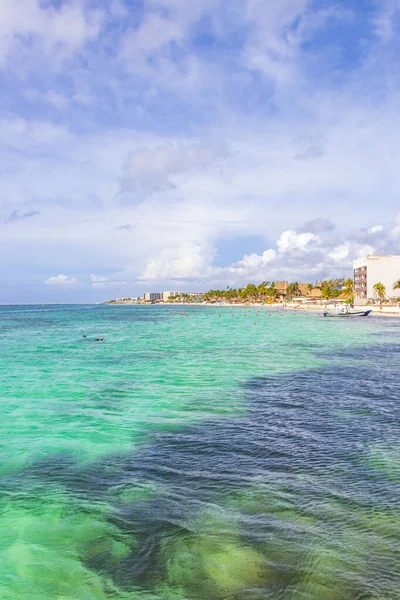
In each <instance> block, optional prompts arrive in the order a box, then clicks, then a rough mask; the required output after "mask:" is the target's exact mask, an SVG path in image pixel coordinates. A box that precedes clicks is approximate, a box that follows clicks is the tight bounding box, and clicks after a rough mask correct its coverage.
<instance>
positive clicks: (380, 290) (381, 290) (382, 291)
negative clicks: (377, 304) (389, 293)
mask: <svg viewBox="0 0 400 600" xmlns="http://www.w3.org/2000/svg"><path fill="white" fill-rule="evenodd" d="M374 294H375V295H376V296H377V297H378V298H379V300H384V299H385V297H386V288H385V286H384V285H383V283H381V282H380V281H378V283H376V284H375V285H374Z"/></svg>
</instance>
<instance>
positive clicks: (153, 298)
mask: <svg viewBox="0 0 400 600" xmlns="http://www.w3.org/2000/svg"><path fill="white" fill-rule="evenodd" d="M162 299H163V294H162V292H146V294H145V295H144V301H145V302H157V301H160V300H162Z"/></svg>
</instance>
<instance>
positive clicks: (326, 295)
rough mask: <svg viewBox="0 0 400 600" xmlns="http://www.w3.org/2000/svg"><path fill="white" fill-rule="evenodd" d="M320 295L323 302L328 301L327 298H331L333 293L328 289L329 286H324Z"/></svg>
mask: <svg viewBox="0 0 400 600" xmlns="http://www.w3.org/2000/svg"><path fill="white" fill-rule="evenodd" d="M321 294H322V298H323V299H324V300H329V298H332V296H333V295H334V294H333V291H332V289H331V288H330V286H329V285H324V286H323V288H322V290H321Z"/></svg>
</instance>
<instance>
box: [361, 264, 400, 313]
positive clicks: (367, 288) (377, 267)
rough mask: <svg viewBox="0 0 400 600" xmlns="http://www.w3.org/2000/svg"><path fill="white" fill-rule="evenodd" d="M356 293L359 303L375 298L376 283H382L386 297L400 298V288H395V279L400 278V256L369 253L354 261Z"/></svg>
mask: <svg viewBox="0 0 400 600" xmlns="http://www.w3.org/2000/svg"><path fill="white" fill-rule="evenodd" d="M353 269H354V295H355V299H356V300H358V303H361V301H366V300H368V299H369V298H374V297H375V294H374V285H375V284H376V283H382V284H383V285H384V286H385V288H386V297H387V298H393V297H397V298H400V290H394V289H393V285H394V283H395V281H397V280H398V279H400V256H375V255H372V254H371V255H369V256H366V257H365V258H360V259H359V260H355V261H354V262H353Z"/></svg>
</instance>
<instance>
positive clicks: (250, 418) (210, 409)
mask: <svg viewBox="0 0 400 600" xmlns="http://www.w3.org/2000/svg"><path fill="white" fill-rule="evenodd" d="M179 312H180V313H183V312H185V313H187V315H188V316H185V315H183V314H176V313H179ZM399 330H400V320H397V319H391V318H383V317H370V318H368V319H354V320H345V319H343V320H340V319H324V318H322V317H321V316H320V315H318V314H314V313H313V314H309V315H307V314H305V313H300V314H296V315H294V314H292V313H290V312H285V313H284V314H281V313H280V312H279V311H273V310H271V309H268V307H260V308H238V307H229V308H220V307H206V306H199V307H161V306H149V307H145V306H121V307H117V306H86V307H85V306H45V307H3V308H0V378H1V383H0V427H1V438H0V443H1V459H0V476H1V478H0V486H1V496H0V600H106V599H115V600H117V599H118V600H120V599H121V600H122V599H126V600H141V599H147V600H156V599H157V600H261V599H274V600H280V599H282V600H295V599H296V600H297V599H299V600H399V599H400V385H399V372H400V334H399ZM84 336H86V337H84ZM98 337H103V341H102V342H96V341H95V339H96V338H98Z"/></svg>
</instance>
